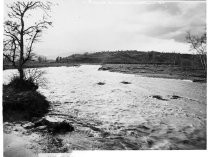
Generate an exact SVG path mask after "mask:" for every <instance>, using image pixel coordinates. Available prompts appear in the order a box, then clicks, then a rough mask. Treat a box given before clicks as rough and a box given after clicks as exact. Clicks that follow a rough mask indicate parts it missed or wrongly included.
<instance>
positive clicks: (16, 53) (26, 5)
mask: <svg viewBox="0 0 210 157" xmlns="http://www.w3.org/2000/svg"><path fill="white" fill-rule="evenodd" d="M8 9H9V11H8V20H6V21H5V22H4V53H3V55H4V58H6V59H7V60H8V61H9V62H11V63H12V65H13V66H14V67H15V68H17V69H18V71H19V76H20V79H24V70H23V67H24V64H25V63H27V62H28V61H30V60H31V59H32V57H33V55H34V54H33V45H34V43H35V42H37V41H38V40H39V38H40V37H41V34H42V32H43V30H45V29H47V28H48V27H49V26H50V25H52V22H50V21H48V20H47V19H48V17H49V15H48V12H49V11H50V9H51V3H50V2H45V3H43V2H41V1H17V2H14V3H12V4H11V5H8ZM38 10H40V12H42V15H43V17H42V18H41V19H40V20H37V21H34V22H31V23H32V24H30V25H29V26H27V24H26V19H29V17H30V19H32V18H31V13H33V11H38Z"/></svg>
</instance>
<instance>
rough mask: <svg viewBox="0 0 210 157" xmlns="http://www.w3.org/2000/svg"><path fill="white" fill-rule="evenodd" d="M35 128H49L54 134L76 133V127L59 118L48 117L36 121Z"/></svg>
mask: <svg viewBox="0 0 210 157" xmlns="http://www.w3.org/2000/svg"><path fill="white" fill-rule="evenodd" d="M35 126H36V127H38V126H47V127H48V129H49V130H51V131H52V132H54V133H58V132H72V131H74V127H73V126H72V125H71V124H70V123H69V122H67V121H66V120H63V119H61V118H58V117H50V116H46V117H44V118H42V119H40V120H38V121H36V122H35Z"/></svg>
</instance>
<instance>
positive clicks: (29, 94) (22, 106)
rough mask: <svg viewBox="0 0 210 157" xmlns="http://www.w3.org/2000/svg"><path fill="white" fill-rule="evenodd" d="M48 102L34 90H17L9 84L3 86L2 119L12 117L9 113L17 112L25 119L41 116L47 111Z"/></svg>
mask: <svg viewBox="0 0 210 157" xmlns="http://www.w3.org/2000/svg"><path fill="white" fill-rule="evenodd" d="M48 108H49V102H48V101H47V100H46V98H45V97H44V96H43V95H41V94H40V93H39V92H37V91H35V90H29V91H18V92H17V90H16V89H14V88H12V87H11V86H8V85H6V86H3V113H4V119H7V117H8V116H9V117H12V118H14V117H13V114H10V113H19V115H24V116H25V117H26V118H27V119H30V118H32V117H35V116H36V117H42V116H43V115H44V114H45V113H47V111H48Z"/></svg>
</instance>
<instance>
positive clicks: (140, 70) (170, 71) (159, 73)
mask: <svg viewBox="0 0 210 157" xmlns="http://www.w3.org/2000/svg"><path fill="white" fill-rule="evenodd" d="M99 70H108V71H110V72H120V73H126V74H137V75H141V76H145V77H155V78H168V79H181V80H192V81H193V82H206V75H205V73H204V71H203V70H202V69H192V68H189V67H188V68H182V67H179V66H171V65H153V64H104V65H102V66H101V67H100V68H99Z"/></svg>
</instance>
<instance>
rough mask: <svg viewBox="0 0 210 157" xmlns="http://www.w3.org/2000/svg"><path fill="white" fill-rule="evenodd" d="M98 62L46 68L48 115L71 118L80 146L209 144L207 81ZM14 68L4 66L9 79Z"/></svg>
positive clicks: (42, 89) (191, 146) (190, 146)
mask: <svg viewBox="0 0 210 157" xmlns="http://www.w3.org/2000/svg"><path fill="white" fill-rule="evenodd" d="M99 67H100V66H99V65H82V66H80V67H48V68H41V70H44V71H45V72H46V73H45V75H44V77H45V78H46V79H47V84H46V87H40V88H39V89H38V90H39V91H40V92H41V93H42V94H44V95H45V96H46V97H47V99H48V100H49V101H50V102H51V109H50V112H49V113H48V116H50V117H53V118H62V119H66V120H69V121H71V122H72V125H74V126H75V127H76V131H78V132H79V133H80V134H81V135H75V134H74V135H73V134H71V135H68V138H69V139H72V141H78V140H80V139H81V140H82V141H80V142H79V146H80V147H81V148H80V149H132V150H134V149H206V105H207V102H206V99H207V98H206V83H194V82H191V81H187V80H175V79H163V78H151V77H149V78H148V77H141V76H140V75H134V74H122V73H115V72H108V71H98V68H99ZM12 73H15V72H14V70H5V71H4V83H7V82H8V80H9V78H10V76H11V75H12ZM123 82H124V83H123ZM84 134H85V136H84ZM73 137H74V139H73ZM66 138H67V136H65V138H63V139H65V142H66V143H68V142H69V143H71V142H72V141H71V140H66ZM75 138H76V140H75ZM90 141H91V142H90ZM77 144H78V142H77ZM77 148H78V147H77ZM78 149H79V148H78Z"/></svg>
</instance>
